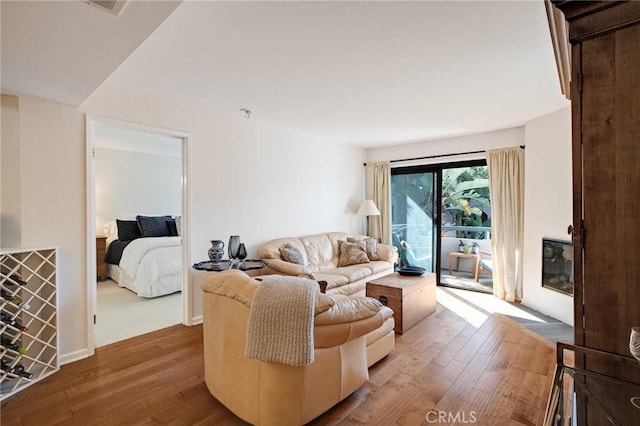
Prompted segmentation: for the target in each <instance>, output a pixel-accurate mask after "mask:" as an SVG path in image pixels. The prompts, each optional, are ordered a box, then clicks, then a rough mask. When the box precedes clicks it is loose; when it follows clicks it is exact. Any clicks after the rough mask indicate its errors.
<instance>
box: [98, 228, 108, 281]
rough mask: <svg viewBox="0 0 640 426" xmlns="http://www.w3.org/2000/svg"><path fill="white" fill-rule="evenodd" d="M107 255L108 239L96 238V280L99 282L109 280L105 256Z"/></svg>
mask: <svg viewBox="0 0 640 426" xmlns="http://www.w3.org/2000/svg"><path fill="white" fill-rule="evenodd" d="M106 253H107V237H101V236H96V278H97V279H98V281H104V280H106V279H107V263H106V262H105V261H104V256H105V254H106Z"/></svg>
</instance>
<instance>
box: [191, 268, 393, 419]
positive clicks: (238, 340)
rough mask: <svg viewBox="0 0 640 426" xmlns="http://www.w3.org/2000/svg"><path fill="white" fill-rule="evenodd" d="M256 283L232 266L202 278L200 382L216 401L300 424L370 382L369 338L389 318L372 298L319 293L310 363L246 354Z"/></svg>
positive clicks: (248, 414) (242, 413)
mask: <svg viewBox="0 0 640 426" xmlns="http://www.w3.org/2000/svg"><path fill="white" fill-rule="evenodd" d="M260 285H261V283H260V281H258V280H256V279H254V278H252V277H249V276H248V275H246V274H245V273H244V272H241V271H237V270H231V271H225V272H219V273H215V274H211V275H210V276H209V277H207V278H206V279H205V280H204V281H203V284H202V289H203V292H204V296H203V305H204V306H203V312H204V362H205V382H206V384H207V387H208V388H209V391H210V392H211V393H212V394H213V396H214V397H216V399H218V400H219V401H220V402H221V403H222V404H224V405H225V406H226V407H227V408H229V409H230V410H231V411H233V412H234V413H235V414H236V415H237V416H238V417H240V418H242V419H243V420H245V421H247V422H249V423H252V424H256V425H302V424H305V423H307V422H309V421H311V420H312V419H314V418H315V417H317V416H319V415H320V414H322V413H323V412H325V411H326V410H328V409H329V408H331V407H332V406H333V405H335V404H337V403H338V402H340V401H341V400H343V399H344V398H346V397H347V396H349V395H350V394H351V393H353V392H354V391H355V390H357V389H358V388H359V387H360V386H362V385H363V384H364V383H365V382H366V381H367V380H368V377H369V376H368V370H367V367H368V360H367V347H366V344H367V341H366V336H367V335H368V334H369V335H370V336H374V335H375V333H376V332H378V333H379V332H380V330H382V331H384V333H385V334H386V333H387V328H388V323H389V321H391V325H392V326H393V322H392V321H393V318H390V310H389V309H388V308H386V307H384V306H382V305H381V304H380V303H379V302H378V301H377V300H375V299H371V298H356V297H348V296H339V295H336V296H327V295H325V294H322V293H318V295H317V299H316V303H315V312H314V318H313V346H314V347H313V351H314V361H313V362H312V363H310V364H307V365H301V366H292V365H286V364H279V363H272V362H265V361H259V360H256V359H248V358H246V357H245V345H246V341H247V325H248V323H249V316H250V312H251V307H252V302H253V298H254V294H255V292H256V290H257V288H258V286H260ZM391 333H392V331H391ZM370 338H371V337H370ZM391 339H393V335H391ZM376 340H377V337H376ZM376 350H379V349H376ZM386 353H388V352H386ZM386 353H385V355H386Z"/></svg>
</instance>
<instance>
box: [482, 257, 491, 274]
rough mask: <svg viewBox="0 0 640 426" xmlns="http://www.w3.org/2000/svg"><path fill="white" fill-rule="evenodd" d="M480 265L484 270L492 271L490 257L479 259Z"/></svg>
mask: <svg viewBox="0 0 640 426" xmlns="http://www.w3.org/2000/svg"><path fill="white" fill-rule="evenodd" d="M480 266H481V267H482V269H484V270H485V271H488V272H491V273H493V269H492V268H491V259H480Z"/></svg>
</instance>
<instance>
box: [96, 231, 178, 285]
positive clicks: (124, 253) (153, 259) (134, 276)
mask: <svg viewBox="0 0 640 426" xmlns="http://www.w3.org/2000/svg"><path fill="white" fill-rule="evenodd" d="M124 222H125V221H120V220H118V225H119V226H120V227H121V229H120V231H119V234H120V236H123V235H122V234H123V232H124V231H123V228H124V227H125V225H127V224H125V223H124ZM128 222H132V221H128ZM128 225H131V226H132V225H133V224H132V223H129V224H128ZM105 229H106V228H105ZM107 244H108V245H109V246H108V249H107V256H106V259H105V260H106V261H107V265H108V272H107V275H108V276H109V277H110V278H111V279H113V280H114V281H115V282H117V283H118V285H119V286H120V287H126V288H128V289H129V290H131V291H133V292H135V293H136V294H137V295H138V296H140V297H158V296H163V295H166V294H171V293H175V292H178V291H181V290H182V238H181V237H180V236H176V235H167V236H144V235H141V236H139V237H136V238H133V239H120V238H118V237H117V236H116V238H113V236H112V237H111V238H108V239H107Z"/></svg>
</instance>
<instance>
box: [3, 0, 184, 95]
mask: <svg viewBox="0 0 640 426" xmlns="http://www.w3.org/2000/svg"><path fill="white" fill-rule="evenodd" d="M179 4H180V2H179V1H162V2H144V1H133V2H129V3H128V4H127V5H126V6H125V8H124V10H123V11H122V13H121V14H120V15H119V16H115V15H113V14H111V13H109V12H105V11H103V10H101V9H98V8H97V7H93V6H90V5H88V4H86V3H84V2H82V1H80V0H73V1H70V0H66V1H51V0H50V1H28V0H22V1H9V0H2V1H1V2H0V13H1V14H2V50H1V51H0V52H1V53H2V68H1V69H2V73H1V74H0V76H1V77H2V93H5V94H26V95H32V96H37V97H41V98H45V99H50V100H55V101H57V102H61V103H64V104H69V105H79V104H81V103H82V101H84V100H85V99H86V98H87V96H89V95H90V94H91V93H93V91H94V90H95V89H96V87H98V86H99V85H100V84H101V83H102V82H103V81H104V79H105V78H107V77H108V76H109V74H111V73H112V72H113V70H114V69H116V68H117V67H118V65H120V64H121V63H122V61H123V60H124V59H125V58H127V56H129V55H130V54H131V52H133V51H134V50H135V49H136V48H137V47H138V46H139V45H140V43H142V42H143V41H144V40H145V39H146V38H147V37H148V36H149V34H151V33H152V32H153V30H155V29H156V28H157V27H158V25H160V23H161V22H162V21H164V20H165V19H166V17H167V16H169V14H171V12H173V11H174V10H175V8H176V7H177V6H178V5H179Z"/></svg>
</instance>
